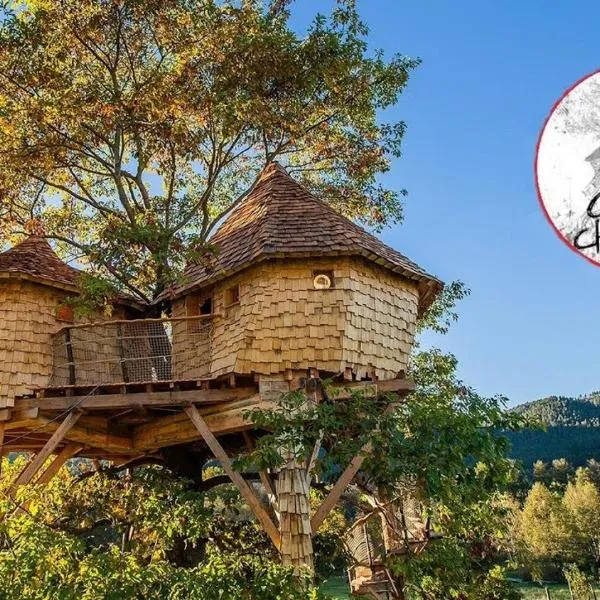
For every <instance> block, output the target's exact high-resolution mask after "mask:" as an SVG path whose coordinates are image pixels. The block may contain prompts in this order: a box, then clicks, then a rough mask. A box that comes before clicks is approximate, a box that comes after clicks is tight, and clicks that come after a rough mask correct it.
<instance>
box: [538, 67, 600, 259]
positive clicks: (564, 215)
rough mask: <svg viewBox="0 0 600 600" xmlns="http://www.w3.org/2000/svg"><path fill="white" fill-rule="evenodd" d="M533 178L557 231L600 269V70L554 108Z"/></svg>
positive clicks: (583, 81)
mask: <svg viewBox="0 0 600 600" xmlns="http://www.w3.org/2000/svg"><path fill="white" fill-rule="evenodd" d="M535 177H536V184H537V191H538V196H539V199H540V203H541V205H542V208H543V210H544V212H545V214H546V217H547V218H548V221H549V222H550V223H551V225H552V227H553V228H554V230H555V231H556V233H557V234H558V235H559V236H560V237H561V238H562V240H563V241H564V242H565V243H566V244H567V245H568V246H569V247H570V248H571V249H572V250H574V251H575V252H577V253H579V254H580V255H581V256H583V257H584V258H586V259H587V260H589V261H590V262H592V263H594V264H596V265H598V266H600V71H598V72H596V73H592V74H591V75H588V76H587V77H585V78H583V79H581V80H580V81H578V82H577V83H576V84H575V85H574V86H573V87H571V88H570V89H569V90H567V91H566V92H565V94H563V96H562V97H561V98H560V100H559V101H558V102H557V103H556V104H555V105H554V108H553V109H552V111H551V112H550V115H549V117H548V118H547V119H546V123H545V125H544V127H543V129H542V132H541V134H540V138H539V140H538V146H537V153H536V160H535Z"/></svg>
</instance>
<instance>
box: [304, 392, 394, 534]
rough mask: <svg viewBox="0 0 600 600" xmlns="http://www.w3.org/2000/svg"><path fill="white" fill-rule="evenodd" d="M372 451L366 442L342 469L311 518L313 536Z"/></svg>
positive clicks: (371, 445)
mask: <svg viewBox="0 0 600 600" xmlns="http://www.w3.org/2000/svg"><path fill="white" fill-rule="evenodd" d="M394 408H395V404H393V403H392V404H390V405H389V406H388V407H387V408H386V409H385V411H384V412H383V415H382V416H385V415H387V414H389V413H390V412H392V411H393V410H394ZM372 449H373V444H371V442H367V443H366V444H365V445H364V446H363V447H362V448H361V449H360V452H359V453H358V454H357V455H356V456H355V457H354V458H353V459H352V460H351V461H350V464H349V465H348V466H347V467H346V468H345V469H344V472H343V473H342V474H341V475H340V477H339V479H338V480H337V481H336V482H335V484H334V486H333V487H332V488H331V490H330V491H329V494H327V497H326V498H325V500H323V502H322V503H321V504H320V506H319V508H317V510H316V512H315V514H314V515H313V516H312V518H311V520H310V525H311V528H312V532H313V534H315V533H317V531H318V529H319V527H321V525H322V524H323V521H324V520H325V517H327V515H328V514H329V513H330V511H331V509H332V508H333V507H334V506H335V505H336V504H337V503H338V501H339V499H340V497H341V495H342V494H343V493H344V490H345V489H346V487H347V486H348V484H349V483H350V482H351V481H352V479H354V476H355V475H356V474H357V473H358V471H359V469H360V467H361V466H362V464H363V462H364V460H365V458H366V457H367V456H368V455H369V454H370V453H371V450H372Z"/></svg>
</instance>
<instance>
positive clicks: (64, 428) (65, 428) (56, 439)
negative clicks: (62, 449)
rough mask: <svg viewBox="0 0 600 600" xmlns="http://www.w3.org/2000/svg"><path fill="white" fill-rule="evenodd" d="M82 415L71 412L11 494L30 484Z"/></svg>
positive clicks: (20, 476)
mask: <svg viewBox="0 0 600 600" xmlns="http://www.w3.org/2000/svg"><path fill="white" fill-rule="evenodd" d="M79 416H80V413H77V412H70V413H69V414H68V415H67V417H66V418H65V420H64V421H63V422H62V423H61V424H60V425H59V427H58V429H57V430H56V431H55V432H54V433H53V434H52V436H51V437H50V439H49V440H48V441H47V442H46V444H45V445H44V447H43V448H42V449H41V450H40V451H39V452H38V453H37V454H36V456H35V457H34V459H33V460H32V461H31V462H30V463H29V464H28V465H27V467H25V469H23V471H22V472H21V474H20V475H19V476H18V477H17V479H16V481H15V482H14V483H13V484H12V486H11V489H10V493H11V495H12V494H14V492H15V491H16V489H17V488H18V487H19V486H21V485H25V484H26V483H29V482H30V481H31V480H32V479H33V478H34V477H35V474H36V473H37V472H38V471H39V470H40V469H41V467H42V466H43V464H44V462H45V461H46V459H47V458H48V457H49V456H50V455H51V454H52V452H54V450H55V449H56V447H57V446H58V444H60V443H61V441H62V440H63V439H64V437H65V435H66V434H67V433H68V432H69V429H71V427H73V425H75V423H76V422H77V419H79Z"/></svg>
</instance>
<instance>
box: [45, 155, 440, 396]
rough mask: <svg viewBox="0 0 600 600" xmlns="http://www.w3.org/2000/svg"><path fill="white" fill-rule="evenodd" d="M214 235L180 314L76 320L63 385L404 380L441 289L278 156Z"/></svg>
mask: <svg viewBox="0 0 600 600" xmlns="http://www.w3.org/2000/svg"><path fill="white" fill-rule="evenodd" d="M211 244H212V245H213V246H214V248H215V249H216V253H215V254H214V256H212V255H211V256H209V257H208V258H206V259H205V260H203V261H202V262H201V263H198V264H193V265H190V266H189V268H188V269H187V270H186V273H185V276H184V281H183V283H182V284H180V285H178V286H176V287H173V288H172V289H170V290H169V291H168V293H165V294H164V295H163V296H162V297H161V298H160V299H159V300H160V301H161V302H162V303H164V305H165V306H166V307H167V310H168V311H169V312H170V316H171V318H170V319H163V320H154V321H153V320H149V319H147V320H142V321H131V322H127V321H122V322H111V323H107V324H102V323H100V324H98V323H96V324H92V325H87V326H86V325H75V326H73V327H69V326H67V327H65V328H64V329H63V331H61V332H60V334H58V335H57V336H55V339H54V371H53V374H52V380H51V385H52V387H60V386H63V385H80V386H81V385H84V384H87V385H108V384H120V383H127V384H132V383H151V382H157V381H174V382H183V381H186V382H187V381H195V382H197V381H208V380H214V379H218V378H221V379H222V378H225V377H237V378H238V379H241V380H247V379H249V378H252V379H253V380H256V381H262V383H263V384H264V385H265V386H267V387H268V386H269V385H271V384H270V383H269V382H272V381H281V380H282V379H285V380H287V381H291V380H293V379H297V377H298V376H302V375H303V374H305V373H306V372H307V371H308V370H310V369H316V370H318V371H319V372H320V373H323V374H327V375H328V376H332V375H341V376H342V377H343V378H344V379H345V380H365V379H371V380H389V379H394V378H396V377H397V376H398V374H399V373H402V372H404V371H405V369H406V363H407V359H408V355H409V352H410V349H411V346H412V342H413V338H414V334H415V325H416V321H417V317H418V315H419V314H422V313H423V312H424V311H425V310H426V308H427V307H428V306H429V305H430V304H431V302H432V301H433V299H434V298H435V296H436V294H437V292H438V291H439V289H440V283H439V281H438V280H436V279H435V278H433V277H431V276H430V275H428V274H427V273H425V272H424V271H423V270H422V269H420V268H419V267H418V266H417V265H416V264H415V263H413V262H411V261H410V260H409V259H407V258H406V257H405V256H403V255H402V254H400V253H399V252H396V251H395V250H393V249H391V248H389V247H388V246H385V245H384V244H383V243H381V242H380V241H379V240H377V239H376V238H375V237H373V236H372V235H370V234H368V233H367V232H365V231H364V230H363V229H361V228H360V227H358V226H356V225H355V224H354V223H352V222H351V221H349V220H348V219H346V218H344V217H342V216H341V215H339V214H338V213H336V212H335V211H334V210H333V209H331V208H330V207H329V206H327V205H326V204H324V203H323V202H321V201H320V200H318V199H317V198H315V197H314V196H312V195H311V194H310V193H309V192H308V191H307V190H305V189H304V188H303V187H302V186H300V185H299V184H298V183H296V182H295V181H294V180H293V179H292V178H291V177H290V176H289V175H288V174H287V173H286V172H285V170H284V169H283V168H282V167H281V166H279V165H277V164H275V163H271V164H270V165H269V166H268V167H267V169H266V170H265V171H264V172H263V173H262V176H261V178H260V180H259V181H258V183H257V184H256V186H255V187H254V189H253V191H252V193H251V194H250V195H249V197H248V198H247V200H246V201H245V202H244V203H243V204H242V205H241V206H239V207H238V208H237V210H235V211H234V212H233V213H232V214H231V215H230V216H229V218H228V219H227V220H226V221H225V222H224V223H223V224H222V226H221V227H220V229H219V230H218V231H217V233H216V234H215V235H214V236H213V238H212V239H211ZM99 340H102V344H100V343H99Z"/></svg>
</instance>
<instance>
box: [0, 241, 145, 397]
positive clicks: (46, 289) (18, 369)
mask: <svg viewBox="0 0 600 600" xmlns="http://www.w3.org/2000/svg"><path fill="white" fill-rule="evenodd" d="M79 275H80V272H79V271H78V270H77V269H74V268H72V267H70V266H69V265H67V264H65V263H64V262H63V261H61V260H60V259H59V258H58V256H56V254H55V253H54V252H53V250H52V248H51V247H50V245H49V244H48V242H47V241H46V240H45V239H43V238H41V237H36V236H32V237H29V238H28V239H26V240H25V241H24V242H22V243H20V244H18V245H17V246H15V247H13V248H11V249H10V250H8V251H7V252H4V253H1V254H0V408H2V407H7V406H12V405H13V404H14V398H15V396H22V395H24V394H28V393H32V391H33V389H35V388H37V387H40V386H45V385H47V384H48V380H49V377H50V375H51V373H52V364H53V352H52V336H53V334H55V333H56V332H57V331H58V330H59V329H60V328H62V327H63V326H65V325H67V324H74V323H76V322H77V321H81V319H76V318H75V316H74V312H73V309H72V308H71V307H70V306H69V304H68V300H69V299H70V298H72V297H73V296H75V295H77V293H78V288H77V278H78V276H79ZM133 306H135V304H134V303H133V302H129V301H126V300H125V299H123V300H122V301H120V302H118V303H117V304H116V305H115V307H114V314H115V316H117V317H121V318H125V316H129V315H130V314H132V311H133V308H132V307H133ZM91 319H97V320H106V319H107V317H106V316H105V315H103V314H102V313H100V312H99V313H97V314H96V315H92V317H91ZM88 320H89V318H88Z"/></svg>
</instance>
